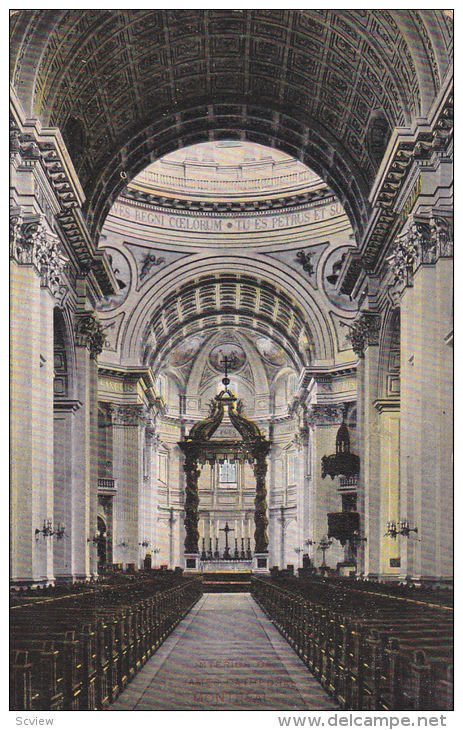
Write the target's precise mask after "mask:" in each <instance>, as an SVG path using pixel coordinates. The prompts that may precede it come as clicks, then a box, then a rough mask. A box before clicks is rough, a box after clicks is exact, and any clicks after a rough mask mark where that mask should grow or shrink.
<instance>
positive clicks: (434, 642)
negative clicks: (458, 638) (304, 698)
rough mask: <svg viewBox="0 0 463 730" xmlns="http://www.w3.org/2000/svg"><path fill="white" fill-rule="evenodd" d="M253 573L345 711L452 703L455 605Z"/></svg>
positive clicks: (257, 587) (270, 610) (274, 615)
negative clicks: (284, 580)
mask: <svg viewBox="0 0 463 730" xmlns="http://www.w3.org/2000/svg"><path fill="white" fill-rule="evenodd" d="M299 586H300V587H298V582H297V581H295V582H291V583H290V585H289V587H288V586H285V585H284V584H283V585H281V584H280V582H279V581H273V580H272V579H266V578H262V577H259V578H257V577H253V579H252V588H251V591H252V595H253V596H254V598H255V599H256V601H257V603H258V604H259V605H260V606H261V608H262V609H263V610H264V611H265V613H266V614H267V615H268V616H269V618H270V619H271V620H272V621H273V623H274V624H275V626H276V627H277V628H278V629H279V631H280V633H281V634H282V635H283V636H284V637H285V638H286V640H287V641H288V642H289V643H290V644H291V646H292V647H293V648H294V650H295V651H296V652H297V653H298V654H299V656H300V657H301V659H302V660H303V661H304V663H305V664H306V666H307V667H308V669H309V670H310V671H311V673H312V674H313V675H314V676H315V677H316V678H317V679H318V681H319V682H320V684H321V685H322V686H323V687H324V688H325V689H326V691H327V692H328V693H329V694H330V695H331V696H333V697H334V698H335V699H336V700H337V702H338V703H339V705H340V707H341V708H342V709H345V710H348V709H349V710H434V711H435V710H451V709H452V706H453V705H452V703H453V682H452V673H453V664H452V647H453V610H451V609H449V608H448V607H445V608H444V607H438V606H437V607H436V606H433V607H428V606H426V605H424V604H419V605H418V604H416V603H411V602H403V601H397V600H395V599H394V598H390V597H385V596H382V595H374V594H372V595H371V596H369V595H366V594H365V593H364V592H362V594H361V595H359V592H358V591H355V590H351V589H349V587H348V586H347V585H344V586H342V585H336V586H335V587H333V586H327V585H324V584H317V582H316V581H314V583H313V584H312V585H310V581H307V582H306V583H305V584H303V583H302V582H301V583H300V584H299Z"/></svg>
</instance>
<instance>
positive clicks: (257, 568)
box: [252, 553, 270, 573]
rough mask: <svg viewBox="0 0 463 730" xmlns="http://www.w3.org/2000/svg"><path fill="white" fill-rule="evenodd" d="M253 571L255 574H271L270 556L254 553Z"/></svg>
mask: <svg viewBox="0 0 463 730" xmlns="http://www.w3.org/2000/svg"><path fill="white" fill-rule="evenodd" d="M252 570H253V572H254V573H270V569H269V554H268V553H254V555H253V558H252Z"/></svg>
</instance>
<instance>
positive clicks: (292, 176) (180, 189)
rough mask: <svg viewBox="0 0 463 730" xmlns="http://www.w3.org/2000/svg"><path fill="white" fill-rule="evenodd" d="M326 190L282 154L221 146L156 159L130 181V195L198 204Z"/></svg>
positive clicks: (239, 144) (235, 144)
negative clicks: (188, 200) (189, 201)
mask: <svg viewBox="0 0 463 730" xmlns="http://www.w3.org/2000/svg"><path fill="white" fill-rule="evenodd" d="M324 187H326V186H325V184H324V183H323V181H322V180H321V178H320V177H318V175H316V174H315V173H314V172H312V171H311V170H309V168H308V167H306V165H304V164H303V163H302V162H299V160H296V159H295V158H294V157H290V155H287V154H286V153H284V152H281V151H280V150H276V149H274V148H270V147H264V146H263V145H260V144H255V143H253V142H244V141H238V140H222V141H215V142H203V143H201V144H196V145H192V146H190V147H185V148H182V149H179V150H176V151H175V152H171V153H170V154H168V155H165V156H164V157H162V158H160V159H159V160H157V161H156V162H154V163H152V164H151V165H149V166H148V167H147V168H146V169H145V170H143V172H141V173H140V174H139V175H137V177H135V178H134V180H132V182H131V183H130V184H129V186H128V188H129V190H132V191H138V192H144V193H150V194H152V195H165V196H167V197H175V198H182V197H185V198H189V199H192V198H196V199H201V200H209V199H211V198H212V199H214V200H256V199H259V198H263V197H265V198H269V197H270V198H271V197H273V196H281V195H282V194H284V195H288V194H291V193H293V192H297V193H300V192H305V191H308V190H310V191H314V190H318V189H320V188H324Z"/></svg>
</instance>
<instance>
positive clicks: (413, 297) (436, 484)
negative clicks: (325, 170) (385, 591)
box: [390, 214, 453, 581]
mask: <svg viewBox="0 0 463 730" xmlns="http://www.w3.org/2000/svg"><path fill="white" fill-rule="evenodd" d="M452 256H453V236H452V232H451V224H450V221H449V220H448V219H446V218H443V217H440V216H434V215H433V214H431V216H430V217H429V218H428V220H422V219H420V220H415V219H414V218H411V219H409V221H408V228H407V229H406V231H405V232H404V233H402V234H401V235H400V236H399V237H398V238H397V239H396V243H395V247H394V249H393V254H392V256H391V258H390V261H391V268H392V272H393V275H394V284H395V286H396V288H399V290H400V292H401V302H400V313H401V314H400V327H401V331H400V338H401V363H400V373H401V434H400V453H401V465H400V512H401V515H400V517H401V519H402V520H404V519H406V520H408V522H409V523H410V527H416V528H417V529H418V533H417V536H416V535H415V534H414V533H411V534H410V536H409V537H408V538H406V537H401V538H399V539H400V545H401V577H403V578H409V579H412V580H416V581H419V580H438V581H439V580H450V579H451V576H452V568H453V566H452V557H453V556H452V550H453V536H452V520H451V508H452V503H453V474H452V454H451V450H452V396H453V390H452V369H453V357H452V350H451V348H449V347H448V345H447V342H446V337H447V335H448V334H449V329H450V327H451V322H452V272H453V260H452ZM416 538H418V539H416Z"/></svg>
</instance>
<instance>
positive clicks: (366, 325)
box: [346, 312, 381, 357]
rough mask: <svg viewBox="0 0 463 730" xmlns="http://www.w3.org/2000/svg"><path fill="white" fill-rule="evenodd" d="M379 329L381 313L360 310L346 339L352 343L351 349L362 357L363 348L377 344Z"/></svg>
mask: <svg viewBox="0 0 463 730" xmlns="http://www.w3.org/2000/svg"><path fill="white" fill-rule="evenodd" d="M380 329H381V315H380V314H377V313H376V312H362V313H361V314H360V316H359V317H358V319H357V320H356V321H355V322H354V324H353V325H352V326H351V327H350V331H349V332H348V334H347V335H346V339H347V340H349V342H350V343H351V345H352V349H353V351H354V352H355V354H356V355H357V356H358V357H364V353H365V349H366V348H367V347H368V346H369V345H378V344H379V332H380Z"/></svg>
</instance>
